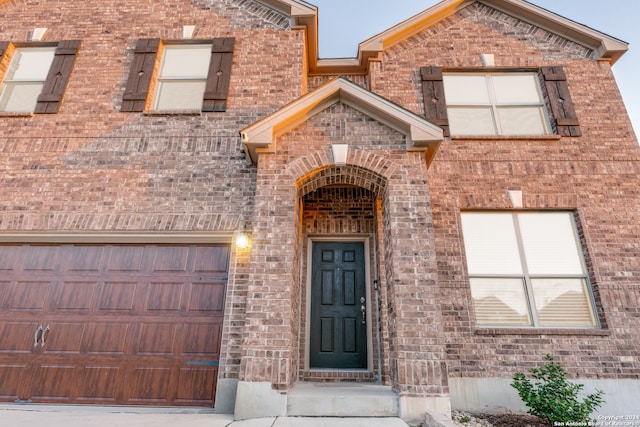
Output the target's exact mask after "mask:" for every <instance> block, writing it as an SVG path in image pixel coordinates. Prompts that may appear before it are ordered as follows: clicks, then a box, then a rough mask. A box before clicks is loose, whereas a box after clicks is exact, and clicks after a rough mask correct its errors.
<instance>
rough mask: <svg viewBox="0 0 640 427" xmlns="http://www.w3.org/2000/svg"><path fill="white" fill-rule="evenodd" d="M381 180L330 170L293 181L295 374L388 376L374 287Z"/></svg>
mask: <svg viewBox="0 0 640 427" xmlns="http://www.w3.org/2000/svg"><path fill="white" fill-rule="evenodd" d="M385 188H386V179H385V178H384V177H382V176H381V175H379V174H377V173H375V172H372V171H371V170H367V169H364V168H361V167H357V166H353V165H349V166H343V167H335V166H332V167H329V168H325V169H320V170H318V171H316V173H311V174H309V175H307V177H306V178H305V179H303V180H301V181H299V187H298V196H299V197H300V206H301V210H300V216H301V218H300V220H301V224H302V226H301V230H302V242H303V245H302V250H303V251H304V254H303V257H302V258H301V260H302V262H303V265H302V276H303V280H302V281H301V283H302V290H301V304H302V305H303V306H304V308H305V309H304V310H300V316H301V323H302V325H304V327H302V328H301V331H300V332H301V334H302V335H301V339H300V349H299V351H300V359H299V368H298V369H299V379H301V380H309V381H320V380H322V381H336V380H339V381H370V382H378V383H382V382H385V381H387V382H388V380H389V378H388V377H389V376H388V363H386V361H387V360H388V358H387V357H385V355H386V354H388V341H387V339H386V338H387V337H388V334H387V330H388V328H387V327H386V325H383V319H384V320H385V321H386V316H382V315H381V313H382V312H386V289H385V288H384V287H381V286H380V282H381V281H382V282H384V280H381V278H380V268H379V264H378V260H379V259H380V254H379V251H380V246H379V242H380V235H379V230H380V228H381V224H382V199H383V197H384V194H385Z"/></svg>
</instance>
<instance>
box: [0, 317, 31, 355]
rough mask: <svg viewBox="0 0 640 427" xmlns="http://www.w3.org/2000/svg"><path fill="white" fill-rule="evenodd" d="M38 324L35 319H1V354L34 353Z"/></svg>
mask: <svg viewBox="0 0 640 427" xmlns="http://www.w3.org/2000/svg"><path fill="white" fill-rule="evenodd" d="M38 326H39V324H38V323H36V322H33V321H16V322H12V321H0V342H1V345H0V354H20V353H32V351H33V348H34V341H35V339H36V338H35V335H36V332H38V333H39V331H38ZM38 338H39V335H38Z"/></svg>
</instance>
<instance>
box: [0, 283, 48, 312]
mask: <svg viewBox="0 0 640 427" xmlns="http://www.w3.org/2000/svg"><path fill="white" fill-rule="evenodd" d="M49 286H50V282H49V281H19V282H17V283H13V284H11V285H10V286H9V287H8V289H7V291H8V292H7V295H6V297H5V305H4V307H3V308H5V309H9V310H42V309H44V305H45V301H46V300H47V296H48V292H49Z"/></svg>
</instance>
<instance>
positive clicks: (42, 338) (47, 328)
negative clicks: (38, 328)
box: [40, 325, 51, 347]
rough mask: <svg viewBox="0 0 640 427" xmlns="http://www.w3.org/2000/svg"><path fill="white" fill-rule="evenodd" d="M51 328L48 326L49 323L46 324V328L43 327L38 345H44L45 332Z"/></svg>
mask: <svg viewBox="0 0 640 427" xmlns="http://www.w3.org/2000/svg"><path fill="white" fill-rule="evenodd" d="M50 329H51V328H50V327H49V325H47V327H46V328H44V330H43V331H42V337H40V346H41V347H44V340H45V338H46V337H47V332H49V330H50Z"/></svg>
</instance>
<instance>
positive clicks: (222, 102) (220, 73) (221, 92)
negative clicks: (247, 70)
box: [202, 37, 235, 112]
mask: <svg viewBox="0 0 640 427" xmlns="http://www.w3.org/2000/svg"><path fill="white" fill-rule="evenodd" d="M234 43H235V39H234V38H233V37H229V38H217V39H213V44H212V46H211V62H210V63H209V74H208V75H207V85H206V87H205V91H204V99H203V103H202V111H206V112H211V111H216V112H219V111H226V110H227V94H228V92H229V80H230V77H231V63H232V61H233V45H234Z"/></svg>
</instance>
